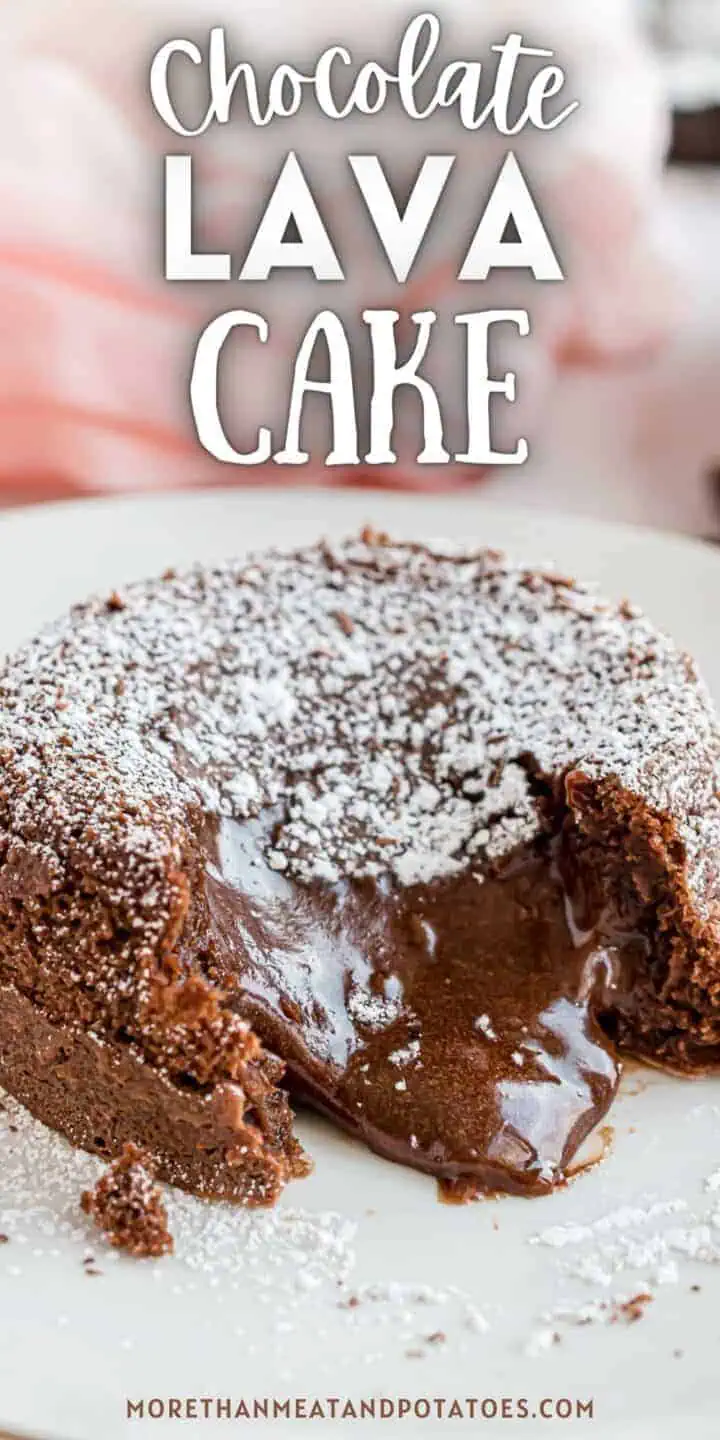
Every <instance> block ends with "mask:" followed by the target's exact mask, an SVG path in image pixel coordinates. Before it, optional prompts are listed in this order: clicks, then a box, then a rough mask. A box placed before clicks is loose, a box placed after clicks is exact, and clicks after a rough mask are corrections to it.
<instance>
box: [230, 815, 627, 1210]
mask: <svg viewBox="0 0 720 1440" xmlns="http://www.w3.org/2000/svg"><path fill="white" fill-rule="evenodd" d="M264 829H265V827H263V825H262V823H261V822H257V823H256V824H255V825H242V826H241V825H239V824H236V823H235V822H232V821H222V822H221V823H220V826H219V829H218V830H217V833H216V834H215V835H214V836H213V837H212V853H211V857H210V860H209V864H208V871H207V892H208V901H209V908H210V914H211V923H212V928H213V936H212V939H213V941H214V947H213V948H214V950H215V953H216V955H217V957H218V963H219V978H220V980H221V982H222V983H223V984H224V986H225V987H226V989H229V990H230V991H231V993H233V994H234V995H235V997H236V1001H235V1003H236V1005H237V1008H238V1010H239V1011H240V1012H241V1013H242V1014H243V1015H244V1016H246V1017H247V1018H248V1019H249V1020H250V1021H251V1023H252V1025H253V1027H254V1028H255V1029H256V1030H257V1032H258V1033H259V1035H260V1037H261V1038H262V1040H263V1042H264V1044H265V1045H266V1046H267V1047H269V1048H270V1049H272V1050H274V1051H275V1052H276V1053H277V1054H278V1055H280V1056H281V1058H282V1059H283V1060H284V1061H285V1062H286V1065H287V1084H288V1085H289V1087H290V1089H291V1091H292V1093H293V1094H294V1095H295V1096H296V1097H297V1098H299V1099H302V1100H306V1101H308V1102H309V1103H311V1104H312V1105H313V1107H314V1108H317V1109H319V1110H321V1111H324V1112H326V1113H328V1114H329V1115H331V1116H332V1117H333V1118H334V1119H335V1120H336V1121H338V1122H339V1123H340V1124H342V1125H343V1126H344V1127H346V1128H347V1129H348V1130H350V1131H352V1132H353V1133H355V1134H357V1135H359V1136H360V1137H361V1138H362V1139H363V1140H364V1141H365V1142H366V1143H367V1144H368V1145H369V1146H370V1147H371V1148H372V1149H373V1150H376V1151H377V1152H379V1153H380V1154H381V1155H384V1156H387V1157H388V1158H389V1159H391V1160H395V1161H398V1162H401V1163H404V1164H407V1165H411V1166H414V1167H415V1168H417V1169H420V1170H424V1171H427V1172H429V1173H432V1174H434V1175H436V1176H438V1177H440V1179H441V1180H442V1181H444V1182H448V1188H449V1189H450V1191H451V1192H452V1195H451V1197H450V1198H454V1197H455V1196H456V1195H457V1194H459V1193H462V1194H463V1195H465V1194H466V1193H468V1192H470V1193H472V1192H473V1191H474V1190H477V1189H481V1190H489V1191H492V1190H504V1191H514V1192H517V1193H538V1192H543V1191H547V1190H549V1189H551V1188H552V1187H553V1186H555V1185H557V1184H558V1183H561V1182H562V1181H563V1179H564V1178H565V1177H566V1174H567V1171H568V1167H569V1165H570V1162H571V1160H572V1157H573V1156H574V1155H575V1153H576V1151H577V1150H578V1148H579V1146H580V1145H581V1144H582V1142H583V1140H584V1139H585V1137H586V1136H587V1134H588V1133H589V1132H590V1130H591V1129H592V1128H593V1127H594V1126H595V1125H596V1124H597V1122H598V1121H599V1120H600V1119H601V1117H602V1116H603V1115H604V1114H605V1113H606V1111H607V1109H608V1106H609V1105H610V1103H611V1101H612V1098H613V1096H614V1094H615V1091H616V1089H617V1084H618V1079H619V1063H618V1060H617V1058H616V1055H615V1052H614V1048H613V1044H612V1041H611V1040H610V1039H609V1038H608V1036H607V1035H606V1034H605V1032H604V1031H603V1029H602V1026H601V1024H600V1019H599V1017H601V1016H602V1015H603V1013H604V1011H605V1010H607V1009H608V1008H609V1007H610V1006H611V1003H612V997H613V994H614V992H615V990H616V987H617V986H618V984H619V983H620V982H621V979H622V975H623V973H624V972H625V970H626V967H627V965H628V963H629V959H631V951H632V946H633V941H632V939H630V940H627V941H626V942H625V943H624V944H623V945H622V946H616V945H607V944H603V943H601V942H600V940H598V939H597V938H596V937H595V936H594V935H593V933H592V932H591V931H585V930H583V931H580V930H579V929H578V927H577V926H576V925H575V923H574V922H573V920H572V916H571V912H570V907H569V904H568V898H567V895H566V892H565V889H564V886H563V883H562V880H561V878H560V875H559V873H558V870H557V867H556V866H555V864H554V861H553V857H552V852H551V850H550V848H548V847H546V848H542V847H535V848H532V849H530V848H529V849H528V850H527V851H526V852H524V853H523V854H522V855H520V856H516V857H515V859H514V860H513V862H512V863H511V864H510V865H508V866H506V868H505V870H504V871H503V873H502V874H501V875H498V876H494V877H493V876H489V875H486V876H484V877H483V876H480V877H478V876H477V875H474V874H465V875H462V876H459V877H453V878H451V879H447V880H444V881H436V882H434V883H433V884H431V885H428V886H412V887H406V888H402V887H399V886H397V885H395V884H393V883H392V882H390V881H389V880H383V881H363V882H358V881H355V882H352V883H351V882H347V883H344V884H341V885H337V886H333V887H330V886H327V887H323V886H320V885H312V886H303V885H298V884H297V883H296V882H295V881H293V880H291V879H289V878H288V877H287V876H286V875H284V874H283V873H281V872H278V871H276V870H273V869H271V868H270V867H269V866H268V865H267V863H266V861H265V859H264V858H263V853H262V849H261V846H260V843H259V841H260V840H261V838H262V836H263V833H264Z"/></svg>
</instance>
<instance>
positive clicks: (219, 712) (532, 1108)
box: [0, 532, 720, 1204]
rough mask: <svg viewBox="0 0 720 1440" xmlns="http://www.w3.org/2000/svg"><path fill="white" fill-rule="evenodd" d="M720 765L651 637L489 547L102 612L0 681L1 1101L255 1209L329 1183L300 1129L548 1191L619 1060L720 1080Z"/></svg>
mask: <svg viewBox="0 0 720 1440" xmlns="http://www.w3.org/2000/svg"><path fill="white" fill-rule="evenodd" d="M719 755H720V737H719V733H718V725H717V722H716V719H715V715H714V713H713V709H712V706H711V703H710V700H709V698H708V695H707V693H706V691H705V688H704V686H703V684H702V682H701V681H700V680H699V678H698V676H697V674H696V672H695V669H694V666H693V664H692V662H691V661H690V660H689V659H688V658H687V657H686V656H685V655H683V654H681V653H680V652H679V651H678V650H677V649H676V648H675V647H674V646H673V644H672V643H671V642H670V641H669V640H667V639H666V638H665V637H664V636H662V635H659V634H658V633H657V632H656V631H655V630H654V629H653V627H652V626H651V625H650V624H649V623H648V621H647V620H645V619H644V618H643V617H642V616H641V615H640V614H639V613H638V612H637V611H636V610H635V609H634V608H633V607H631V606H630V605H629V604H627V603H626V604H622V605H620V606H616V605H610V604H607V603H605V602H603V601H601V600H599V599H598V598H597V597H596V595H595V594H594V592H593V591H591V590H590V589H588V588H586V587H584V586H582V585H577V584H575V583H573V582H572V581H571V580H569V579H566V578H564V577H563V576H561V575H558V574H554V573H539V572H536V571H532V570H529V569H525V568H522V567H518V566H515V565H513V564H511V563H510V562H509V561H507V560H506V559H505V558H504V557H503V556H501V555H499V554H498V553H497V552H494V551H490V550H478V551H472V552H471V551H465V550H458V549H455V548H454V547H452V546H444V545H434V546H427V547H426V546H419V545H410V544H396V543H395V542H393V541H391V540H389V539H388V538H387V537H386V536H383V535H378V534H375V533H372V532H366V533H365V534H364V535H363V536H362V537H360V538H359V539H357V540H350V541H348V542H346V543H343V544H341V545H338V546H335V545H329V544H321V545H317V546H314V547H311V548H308V549H305V550H302V551H300V552H298V553H295V554H291V555H280V554H270V555H267V556H261V557H259V558H257V559H254V560H252V561H249V562H248V561H244V562H242V563H237V564H228V565H225V566H221V567H217V568H212V569H196V570H194V571H192V572H190V573H189V574H182V575H177V574H174V573H168V574H166V575H164V576H163V577H162V579H160V580H157V581H154V582H150V583H147V584H135V585H131V586H130V587H129V588H128V589H127V590H126V591H124V592H123V593H122V594H117V593H113V594H111V595H109V596H108V597H106V598H104V599H100V600H94V601H91V602H90V603H88V604H85V605H81V606H78V607H76V608H75V609H74V610H72V611H71V613H70V614H69V615H68V616H67V617H66V618H65V619H63V620H61V621H60V622H59V623H57V624H55V625H54V626H52V627H50V628H48V629H46V630H45V631H44V632H43V633H42V634H41V635H40V636H39V637H38V638H37V639H36V640H34V641H33V642H32V643H30V644H29V645H28V646H27V647H26V648H25V649H24V650H23V651H22V652H21V653H20V654H19V655H17V656H16V657H15V658H13V659H12V660H10V661H9V662H8V663H7V664H6V666H5V668H4V671H3V673H2V675H1V676H0V756H1V768H0V992H1V997H0V999H1V1003H0V1081H1V1082H2V1084H3V1085H5V1086H6V1088H7V1089H8V1090H9V1091H11V1092H12V1093H13V1094H14V1095H16V1096H17V1097H18V1098H19V1099H20V1100H21V1101H22V1102H24V1103H25V1104H26V1105H27V1106H28V1107H29V1108H30V1110H31V1111H32V1112H33V1113H34V1114H35V1115H37V1116H38V1117H39V1118H40V1119H41V1120H43V1121H45V1122H46V1123H47V1124H49V1125H51V1126H54V1127H55V1128H56V1129H58V1130H60V1131H62V1132H63V1133H64V1134H65V1135H66V1136H68V1137H69V1138H70V1140H72V1141H73V1142H74V1143H75V1144H78V1145H82V1146H85V1147H87V1148H88V1149H90V1150H94V1151H96V1152H98V1153H101V1154H104V1155H107V1156H116V1155H118V1154H119V1153H121V1152H122V1150H123V1146H124V1145H126V1144H127V1143H132V1144H133V1145H136V1146H139V1147H141V1148H142V1150H143V1151H146V1152H148V1153H149V1154H150V1155H151V1156H152V1157H153V1162H154V1163H155V1164H156V1165H157V1167H158V1170H159V1173H160V1174H161V1175H162V1176H163V1177H164V1178H165V1179H167V1180H169V1181H172V1182H174V1183H176V1184H178V1185H181V1186H184V1187H186V1188H188V1189H190V1190H193V1191H196V1192H198V1193H200V1194H204V1195H208V1196H215V1197H226V1198H232V1199H235V1200H239V1201H241V1202H244V1203H246V1204H268V1203H271V1202H272V1201H273V1200H274V1199H275V1198H276V1197H277V1195H278V1194H279V1192H280V1191H281V1189H282V1187H283V1185H284V1184H285V1183H286V1181H287V1180H288V1179H290V1178H291V1177H293V1176H295V1175H301V1174H303V1173H305V1172H306V1171H307V1169H308V1168H309V1161H308V1160H307V1158H306V1156H305V1155H304V1153H303V1151H302V1149H301V1147H300V1146H299V1144H298V1142H297V1141H296V1140H295V1139H294V1137H293V1132H292V1112H291V1109H290V1103H289V1099H296V1100H299V1101H302V1102H305V1103H309V1104H311V1105H313V1106H314V1107H315V1108H318V1109H320V1110H321V1111H323V1112H324V1113H326V1114H327V1115H329V1116H330V1117H332V1118H333V1119H334V1120H335V1121H336V1122H337V1123H338V1124H339V1125H341V1126H344V1127H345V1128H347V1129H349V1130H350V1131H352V1132H353V1133H355V1134H356V1135H357V1136H359V1137H360V1138H362V1139H363V1140H364V1141H365V1142H366V1143H367V1144H368V1145H369V1146H371V1147H372V1148H373V1149H375V1150H377V1151H379V1152H380V1153H381V1154H384V1155H386V1156H388V1157H390V1158H392V1159H395V1160H399V1161H403V1162H405V1163H407V1164H409V1165H413V1166H416V1167H417V1168H419V1169H421V1170H425V1171H427V1172H430V1173H433V1174H435V1175H437V1176H439V1177H440V1178H441V1179H442V1180H443V1181H445V1182H446V1183H447V1185H448V1186H450V1187H452V1186H453V1185H455V1186H456V1187H457V1189H458V1190H460V1191H462V1190H467V1189H472V1188H475V1189H487V1190H511V1191H516V1192H519V1193H526V1194H532V1193H537V1192H543V1191H547V1190H548V1189H550V1188H551V1187H552V1186H553V1185H555V1184H558V1183H561V1182H562V1180H563V1178H564V1177H565V1175H566V1174H567V1171H568V1166H569V1164H570V1162H571V1160H572V1157H573V1156H574V1154H575V1153H576V1151H577V1149H578V1147H579V1145H580V1144H581V1142H582V1140H583V1139H584V1138H585V1136H586V1135H587V1134H588V1132H589V1131H590V1130H591V1128H592V1127H593V1126H594V1125H595V1124H596V1123H597V1121H598V1119H599V1118H600V1117H601V1116H602V1115H603V1114H604V1113H605V1112H606V1110H607V1108H608V1106H609V1105H610V1103H611V1100H612V1098H613V1095H614V1093H615V1090H616V1087H617V1083H618V1076H619V1067H620V1063H621V1062H620V1060H619V1058H618V1057H619V1055H622V1053H623V1051H625V1052H633V1053H635V1054H637V1055H640V1056H645V1057H647V1058H648V1059H650V1060H651V1061H653V1062H657V1063H660V1064H663V1065H667V1066H669V1067H672V1068H673V1069H676V1070H684V1071H689V1070H694V1069H697V1068H703V1067H709V1066H712V1065H714V1064H715V1063H716V1062H717V1061H718V1059H720V994H719V990H720V959H719V953H718V943H719V937H718V899H719V896H720V875H719V864H718V858H719V854H720V851H719V842H720V799H719V794H718V778H717V770H718V756H719Z"/></svg>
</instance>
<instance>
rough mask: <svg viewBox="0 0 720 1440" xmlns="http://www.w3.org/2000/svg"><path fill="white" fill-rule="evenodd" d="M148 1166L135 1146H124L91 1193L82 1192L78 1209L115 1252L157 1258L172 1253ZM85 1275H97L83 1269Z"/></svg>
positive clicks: (163, 1212)
mask: <svg viewBox="0 0 720 1440" xmlns="http://www.w3.org/2000/svg"><path fill="white" fill-rule="evenodd" d="M149 1165H150V1162H149V1160H148V1157H147V1156H146V1155H144V1154H143V1152H142V1151H141V1150H139V1149H138V1148H137V1146H136V1145H130V1144H128V1145H125V1146H124V1148H123V1152H122V1154H121V1155H120V1156H119V1157H118V1159H116V1160H113V1162H112V1164H111V1165H110V1166H108V1169H107V1170H106V1172H105V1174H104V1175H102V1176H101V1177H100V1179H99V1180H98V1182H97V1184H96V1186H95V1187H94V1189H93V1190H85V1191H84V1192H83V1195H82V1198H81V1202H80V1203H81V1205H82V1209H83V1210H84V1211H85V1214H86V1215H89V1216H90V1217H91V1218H92V1219H93V1220H94V1221H95V1224H96V1225H97V1226H98V1227H99V1229H100V1230H102V1231H103V1234H104V1235H105V1236H106V1237H107V1239H108V1240H109V1241H110V1244H111V1245H113V1246H114V1247H115V1248H116V1249H118V1250H126V1251H127V1252H128V1254H129V1255H135V1256H138V1257H153V1258H157V1257H159V1256H160V1255H168V1254H170V1253H171V1252H172V1250H173V1239H172V1236H171V1235H170V1233H169V1231H168V1228H167V1227H168V1216H167V1210H166V1209H165V1205H164V1202H163V1199H162V1193H161V1191H160V1188H159V1186H157V1185H156V1184H155V1182H154V1180H153V1178H152V1173H151V1169H149V1168H148V1167H149ZM86 1273H87V1274H88V1275H97V1274H99V1273H100V1272H99V1271H98V1270H95V1269H93V1268H86Z"/></svg>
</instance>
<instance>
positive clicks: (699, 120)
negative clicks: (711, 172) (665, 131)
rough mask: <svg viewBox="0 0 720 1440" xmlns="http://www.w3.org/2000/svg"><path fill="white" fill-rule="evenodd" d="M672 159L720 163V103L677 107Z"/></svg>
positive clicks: (711, 163)
mask: <svg viewBox="0 0 720 1440" xmlns="http://www.w3.org/2000/svg"><path fill="white" fill-rule="evenodd" d="M670 159H671V160H675V161H677V162H678V163H679V164H681V165H720V103H718V104H717V105H713V106H709V107H708V108H706V109H704V110H676V111H675V113H674V114H673V128H672V143H671V147H670Z"/></svg>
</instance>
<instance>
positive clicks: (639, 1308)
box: [612, 1290, 655, 1325]
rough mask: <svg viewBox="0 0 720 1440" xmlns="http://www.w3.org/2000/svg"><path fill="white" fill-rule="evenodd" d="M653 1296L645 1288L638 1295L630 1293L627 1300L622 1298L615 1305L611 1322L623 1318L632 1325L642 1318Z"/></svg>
mask: <svg viewBox="0 0 720 1440" xmlns="http://www.w3.org/2000/svg"><path fill="white" fill-rule="evenodd" d="M654 1298H655V1297H654V1296H653V1295H650V1294H649V1293H648V1292H647V1291H646V1290H642V1291H640V1293H639V1294H638V1295H632V1296H631V1298H630V1299H629V1300H624V1301H623V1302H622V1304H619V1305H617V1307H616V1309H615V1311H614V1312H613V1316H612V1323H613V1324H617V1322H618V1321H620V1320H624V1322H625V1324H626V1325H634V1324H635V1322H636V1321H637V1320H642V1318H643V1315H644V1314H645V1311H646V1309H647V1307H648V1305H649V1304H650V1303H651V1301H652V1300H653V1299H654Z"/></svg>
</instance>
